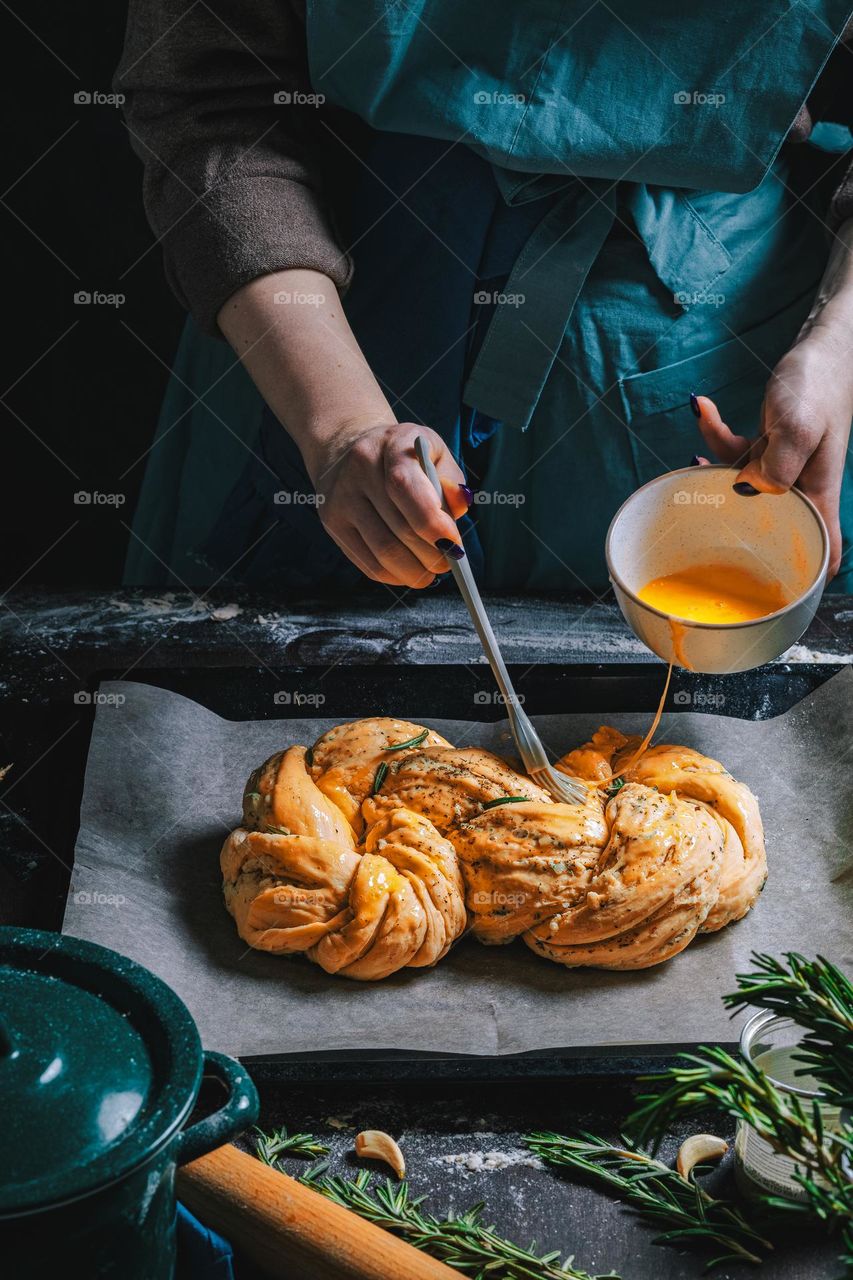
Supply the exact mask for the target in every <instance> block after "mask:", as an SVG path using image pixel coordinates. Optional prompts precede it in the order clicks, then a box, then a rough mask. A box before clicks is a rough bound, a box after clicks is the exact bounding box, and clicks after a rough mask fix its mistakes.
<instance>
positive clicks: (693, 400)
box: [690, 391, 702, 418]
mask: <svg viewBox="0 0 853 1280" xmlns="http://www.w3.org/2000/svg"><path fill="white" fill-rule="evenodd" d="M690 408H691V409H692V410H693V416H694V417H696V418H701V417H702V410H701V409H700V408H699V397H698V396H697V394H696V392H695V391H691V392H690Z"/></svg>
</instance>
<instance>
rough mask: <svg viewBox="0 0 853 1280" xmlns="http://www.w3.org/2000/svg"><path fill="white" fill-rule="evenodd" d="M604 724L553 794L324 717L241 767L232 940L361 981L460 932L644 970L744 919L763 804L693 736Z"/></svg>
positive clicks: (228, 893)
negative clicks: (688, 743)
mask: <svg viewBox="0 0 853 1280" xmlns="http://www.w3.org/2000/svg"><path fill="white" fill-rule="evenodd" d="M639 745H640V739H639V738H626V737H625V736H624V735H622V734H621V733H619V732H618V730H616V729H611V728H607V727H604V728H602V729H599V730H598V732H597V733H596V734H594V735H593V738H592V739H591V741H590V742H588V743H585V744H584V745H583V746H582V747H579V748H578V749H577V750H575V751H572V752H570V753H569V754H568V755H567V756H565V757H563V759H562V760H561V761H560V762H559V763H558V765H557V768H559V769H562V770H563V772H565V773H567V774H570V775H572V776H574V777H579V778H581V779H583V780H585V781H586V782H587V783H588V786H589V796H588V799H587V802H586V803H585V804H583V805H567V804H559V803H556V802H554V801H553V800H552V799H551V797H550V795H549V794H548V793H546V792H545V791H543V790H542V788H541V787H539V786H538V785H537V784H536V783H534V782H532V781H531V780H530V779H529V778H527V777H525V776H523V775H522V774H519V773H518V772H516V770H515V769H513V768H512V767H511V766H510V765H509V764H508V763H507V761H505V760H502V759H500V757H498V756H496V755H493V754H492V753H491V752H488V751H484V750H482V749H481V748H479V747H466V748H461V749H458V750H457V749H456V748H454V747H452V746H451V745H450V744H449V743H448V742H446V740H445V739H443V738H442V737H441V736H440V735H439V734H437V733H434V732H433V731H432V730H427V729H424V728H423V727H422V726H420V725H417V724H412V723H410V722H408V721H405V720H397V719H391V718H388V717H372V718H370V719H366V720H357V721H354V722H352V723H349V724H344V725H337V726H335V728H333V729H330V730H329V731H328V732H327V733H325V734H323V735H322V737H320V738H319V739H318V741H317V742H316V743H315V744H314V747H313V748H312V749H311V750H310V752H306V750H305V748H304V747H290V748H289V749H288V750H286V751H281V752H277V753H276V754H275V755H273V756H271V757H270V758H269V760H267V761H265V762H264V764H262V765H261V766H260V767H259V768H258V769H256V770H255V772H254V773H253V774H252V776H251V777H250V779H249V782H248V783H247V785H246V792H245V794H244V798H243V825H242V826H241V827H238V828H237V829H236V830H235V831H232V832H231V834H230V835H229V836H228V838H227V839H226V841H225V844H224V846H223V849H222V854H221V859H220V861H221V868H222V875H223V882H224V894H225V903H226V906H227V908H228V910H229V911H230V912H231V914H232V916H233V917H234V919H235V921H236V924H237V930H238V932H239V934H240V937H241V938H243V939H244V940H245V941H246V942H247V943H249V945H250V946H253V947H257V948H259V949H261V950H264V951H273V952H279V953H293V952H299V951H301V952H304V953H305V954H306V955H307V956H308V958H309V959H310V960H312V961H314V962H315V963H316V964H319V965H320V966H322V968H323V969H325V970H326V972H327V973H336V974H341V975H343V976H344V977H349V978H356V979H361V980H372V979H378V978H385V977H387V976H389V975H390V974H392V973H395V972H397V971H398V970H400V969H403V968H427V967H430V966H431V965H434V964H437V963H438V962H439V961H440V960H441V958H442V957H443V956H444V955H446V953H447V951H448V950H449V949H450V947H451V946H452V945H453V943H454V942H455V941H456V940H457V939H458V938H460V937H461V936H462V934H463V933H464V932H466V930H467V931H470V932H472V933H473V934H474V935H475V936H476V937H477V938H478V939H479V941H481V942H483V943H487V944H500V943H507V942H511V941H512V940H513V939H514V938H518V937H521V938H522V939H523V940H524V942H525V943H526V944H527V945H528V946H529V947H530V948H531V949H532V950H533V951H535V952H536V953H537V954H538V955H542V956H544V957H546V958H547V959H549V960H553V961H556V962H557V963H559V964H563V965H566V966H569V967H575V966H584V965H586V966H595V967H598V968H608V969H640V968H647V967H649V966H651V965H655V964H660V963H661V962H662V961H664V960H668V959H669V958H670V957H672V956H674V955H676V954H677V953H678V952H679V951H682V950H683V949H684V947H686V946H687V945H688V943H689V942H690V941H691V940H692V939H693V938H694V937H695V936H696V934H697V933H698V932H700V931H702V932H711V931H713V930H716V929H720V928H722V927H723V925H725V924H728V923H729V922H730V921H732V920H738V919H740V918H741V917H742V916H744V915H745V914H746V913H747V911H749V909H750V907H751V906H752V905H753V903H754V901H755V899H756V898H757V896H758V894H759V892H760V891H761V888H762V886H763V884H764V880H765V877H766V872H767V865H766V859H765V851H764V834H763V830H762V826H761V816H760V814H759V811H758V803H757V801H756V799H755V797H754V796H753V794H752V792H751V791H750V790H749V789H748V788H747V787H746V786H745V785H744V784H743V783H740V782H737V781H736V780H735V779H734V778H732V777H731V775H730V774H729V773H727V772H726V770H725V769H724V768H723V766H722V765H721V764H719V762H718V761H716V760H711V759H709V758H708V757H707V756H703V755H701V754H700V753H699V752H697V751H693V750H691V749H690V748H688V747H679V746H668V745H660V746H656V747H652V748H650V749H648V750H646V751H645V752H643V753H642V754H638V748H639Z"/></svg>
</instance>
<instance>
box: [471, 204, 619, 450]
mask: <svg viewBox="0 0 853 1280" xmlns="http://www.w3.org/2000/svg"><path fill="white" fill-rule="evenodd" d="M578 185H579V184H578ZM601 185H605V184H601ZM590 187H592V184H590ZM590 187H584V188H581V189H580V191H578V190H577V189H574V190H572V191H571V192H570V193H569V194H568V195H566V196H564V197H563V199H562V200H559V201H558V202H557V204H555V205H554V207H553V208H552V209H550V210H549V212H548V213H547V214H546V215H545V217H544V218H543V219H542V221H541V222H540V223H539V225H538V226H537V227H536V229H535V230H534V231H533V233H532V234H531V235H530V237H529V238H528V240H527V242H526V244H525V245H524V248H523V249H522V251H521V253H520V254H519V256H518V258H517V260H516V262H515V264H514V266H513V268H512V271H511V272H510V275H509V279H508V280H507V282H506V285H505V286H504V293H505V295H506V297H507V299H508V301H507V302H504V303H498V304H497V305H496V309H495V313H494V315H493V316H492V319H491V321H490V323H489V327H488V329H487V331H486V336H485V338H484V339H483V345H482V347H481V348H480V351H479V353H478V355H477V358H476V360H475V361H474V365H473V367H472V369H471V372H470V374H469V376H468V380H467V382H466V384H465V388H464V391H463V394H462V398H463V400H464V402H465V404H467V405H469V406H470V407H471V408H474V409H479V410H480V412H481V413H485V414H487V415H488V416H489V417H491V418H497V419H498V420H499V421H501V422H503V423H505V424H506V425H508V426H511V427H519V428H520V429H521V430H522V431H525V430H526V429H527V427H528V426H529V425H530V420H531V418H532V416H533V412H534V410H535V408H536V404H537V402H538V400H539V396H540V394H541V392H542V388H543V387H544V386H545V382H546V381H547V378H548V375H549V373H550V372H551V368H552V366H553V364H554V361H555V359H556V357H557V352H558V350H559V348H560V343H561V342H562V340H563V335H564V333H565V332H566V327H567V326H568V323H569V320H570V318H571V315H572V311H573V310H574V307H575V303H576V302H577V299H578V295H579V294H580V291H581V289H582V288H583V285H584V281H585V280H586V278H587V275H588V274H589V271H590V268H591V267H592V265H593V263H594V262H595V260H596V258H597V257H598V254H599V252H600V250H601V247H602V245H603V244H604V241H605V240H606V239H607V236H608V233H609V232H610V229H611V227H612V226H613V221H614V218H615V215H616V185H615V183H613V184H608V185H607V190H606V191H605V193H604V195H603V196H599V194H598V192H596V191H595V190H594V189H590ZM519 298H521V299H523V301H522V302H521V303H520V305H516V304H517V302H518V299H519ZM528 303H529V304H530V305H528Z"/></svg>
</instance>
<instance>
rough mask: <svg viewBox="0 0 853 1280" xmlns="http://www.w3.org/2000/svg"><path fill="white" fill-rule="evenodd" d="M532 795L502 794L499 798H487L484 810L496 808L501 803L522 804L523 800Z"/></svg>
mask: <svg viewBox="0 0 853 1280" xmlns="http://www.w3.org/2000/svg"><path fill="white" fill-rule="evenodd" d="M529 799H530V796H500V797H499V798H498V799H497V800H486V802H485V803H484V805H483V812H485V811H486V809H495V808H497V806H498V805H499V804H520V803H521V801H522V800H529Z"/></svg>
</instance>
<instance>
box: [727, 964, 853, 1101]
mask: <svg viewBox="0 0 853 1280" xmlns="http://www.w3.org/2000/svg"><path fill="white" fill-rule="evenodd" d="M785 960H786V961H787V967H786V965H785V964H784V963H783V962H782V961H781V960H777V959H776V958H775V957H774V956H768V955H762V954H760V953H758V952H755V953H753V956H752V961H753V965H754V968H753V970H752V972H750V973H739V974H737V977H736V981H737V985H738V989H737V991H733V992H731V993H730V994H729V995H727V996H723V1003H724V1004H725V1005H726V1006H727V1007H728V1008H729V1009H731V1010H732V1011H733V1012H737V1010H739V1009H741V1008H743V1007H744V1006H745V1005H748V1004H749V1005H757V1006H758V1007H759V1008H761V1009H772V1010H773V1012H774V1013H778V1014H781V1015H782V1016H784V1017H787V1018H791V1019H792V1020H793V1021H794V1022H796V1023H797V1024H798V1026H801V1027H803V1028H804V1030H805V1035H804V1036H803V1039H802V1047H801V1050H800V1052H799V1053H798V1055H797V1057H798V1060H799V1061H801V1062H802V1064H803V1074H806V1073H808V1074H810V1075H812V1076H813V1077H814V1078H815V1079H817V1080H819V1081H820V1083H821V1086H822V1087H823V1089H824V1090H825V1091H826V1092H828V1093H832V1094H836V1095H838V1100H839V1103H840V1105H842V1106H848V1107H849V1106H853V983H851V982H850V980H849V979H848V978H847V977H846V976H845V974H843V973H842V972H841V970H840V969H839V968H837V967H836V966H835V965H834V964H831V963H830V961H828V960H824V959H823V957H822V956H818V957H817V958H816V959H815V960H806V959H805V957H804V956H801V955H799V954H798V953H797V952H796V951H789V952H787V953H786V955H785Z"/></svg>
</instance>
